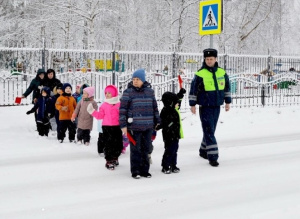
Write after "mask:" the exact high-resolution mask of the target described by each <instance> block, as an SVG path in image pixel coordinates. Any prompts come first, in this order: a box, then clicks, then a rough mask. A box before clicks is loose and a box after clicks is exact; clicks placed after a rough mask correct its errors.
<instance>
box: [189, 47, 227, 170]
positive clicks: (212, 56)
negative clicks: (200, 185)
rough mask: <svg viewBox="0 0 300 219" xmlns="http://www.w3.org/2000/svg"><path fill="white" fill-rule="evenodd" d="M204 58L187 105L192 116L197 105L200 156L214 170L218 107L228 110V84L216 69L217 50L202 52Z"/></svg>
mask: <svg viewBox="0 0 300 219" xmlns="http://www.w3.org/2000/svg"><path fill="white" fill-rule="evenodd" d="M203 55H204V62H203V65H202V67H201V69H200V70H198V72H196V74H195V76H194V78H193V81H192V84H191V90H190V93H189V104H190V106H191V111H192V113H193V114H196V104H198V105H199V114H200V120H201V123H202V130H203V139H202V142H201V146H200V149H199V155H200V157H202V158H204V159H208V160H209V164H210V165H211V166H213V167H217V166H218V165H219V163H218V161H217V160H218V158H219V152H218V144H217V141H216V138H215V131H216V127H217V122H218V119H219V115H220V106H221V105H223V103H224V101H225V111H229V109H230V103H231V94H230V83H229V78H228V75H227V74H226V72H225V70H224V69H222V68H220V67H219V66H218V62H217V56H218V51H217V50H215V49H211V48H209V49H205V50H203Z"/></svg>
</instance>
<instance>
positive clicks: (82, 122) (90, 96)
mask: <svg viewBox="0 0 300 219" xmlns="http://www.w3.org/2000/svg"><path fill="white" fill-rule="evenodd" d="M94 94H95V88H94V87H87V88H84V89H83V94H82V99H81V100H80V101H79V102H78V104H77V106H76V109H75V111H74V113H73V115H72V118H71V121H72V122H74V121H75V118H76V117H78V123H77V143H78V144H82V143H84V144H85V145H86V146H89V144H90V139H91V136H90V133H91V130H92V128H93V117H92V116H91V115H90V114H89V113H88V112H87V107H88V105H89V104H90V103H91V104H92V105H93V108H94V109H97V108H98V106H97V103H96V101H95V100H94Z"/></svg>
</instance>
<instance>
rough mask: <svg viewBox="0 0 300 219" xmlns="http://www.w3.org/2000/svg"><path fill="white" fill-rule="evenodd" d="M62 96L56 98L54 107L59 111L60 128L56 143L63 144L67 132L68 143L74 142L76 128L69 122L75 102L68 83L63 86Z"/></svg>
mask: <svg viewBox="0 0 300 219" xmlns="http://www.w3.org/2000/svg"><path fill="white" fill-rule="evenodd" d="M62 91H63V93H62V95H61V96H60V97H58V98H57V100H56V103H55V107H56V109H57V110H58V111H59V123H60V128H59V132H58V141H59V142H60V143H63V141H64V138H65V137H66V131H67V129H68V131H69V141H70V142H74V139H75V134H76V127H75V124H74V123H73V122H72V121H71V118H72V115H73V113H74V110H75V108H76V100H75V98H74V97H72V96H71V95H72V86H71V85H70V84H69V83H65V84H63V87H62Z"/></svg>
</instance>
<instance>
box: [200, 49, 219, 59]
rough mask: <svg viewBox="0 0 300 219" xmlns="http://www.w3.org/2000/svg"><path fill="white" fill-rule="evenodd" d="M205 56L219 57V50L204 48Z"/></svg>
mask: <svg viewBox="0 0 300 219" xmlns="http://www.w3.org/2000/svg"><path fill="white" fill-rule="evenodd" d="M203 56H204V58H206V57H216V58H217V57H218V51H217V50H216V49H212V48H208V49H205V50H203Z"/></svg>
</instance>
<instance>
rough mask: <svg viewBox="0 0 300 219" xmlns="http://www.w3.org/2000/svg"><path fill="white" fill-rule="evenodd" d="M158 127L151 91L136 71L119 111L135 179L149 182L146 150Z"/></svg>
mask: <svg viewBox="0 0 300 219" xmlns="http://www.w3.org/2000/svg"><path fill="white" fill-rule="evenodd" d="M159 123H160V118H159V112H158V108H157V102H156V99H155V95H154V90H153V89H151V85H150V83H148V82H147V81H146V74H145V70H144V69H138V70H136V71H135V72H134V73H133V75H132V82H130V83H129V84H128V88H127V89H126V90H125V91H124V92H123V96H122V98H121V107H120V127H121V129H122V132H123V133H124V134H127V132H128V134H130V135H131V136H132V138H133V139H134V141H135V144H133V143H132V142H130V170H131V176H132V177H133V178H134V179H139V178H140V177H141V176H142V177H146V178H151V174H150V173H149V169H150V163H149V156H148V154H149V148H150V147H151V135H152V132H153V129H154V128H155V127H156V126H157V125H158V124H159Z"/></svg>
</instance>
